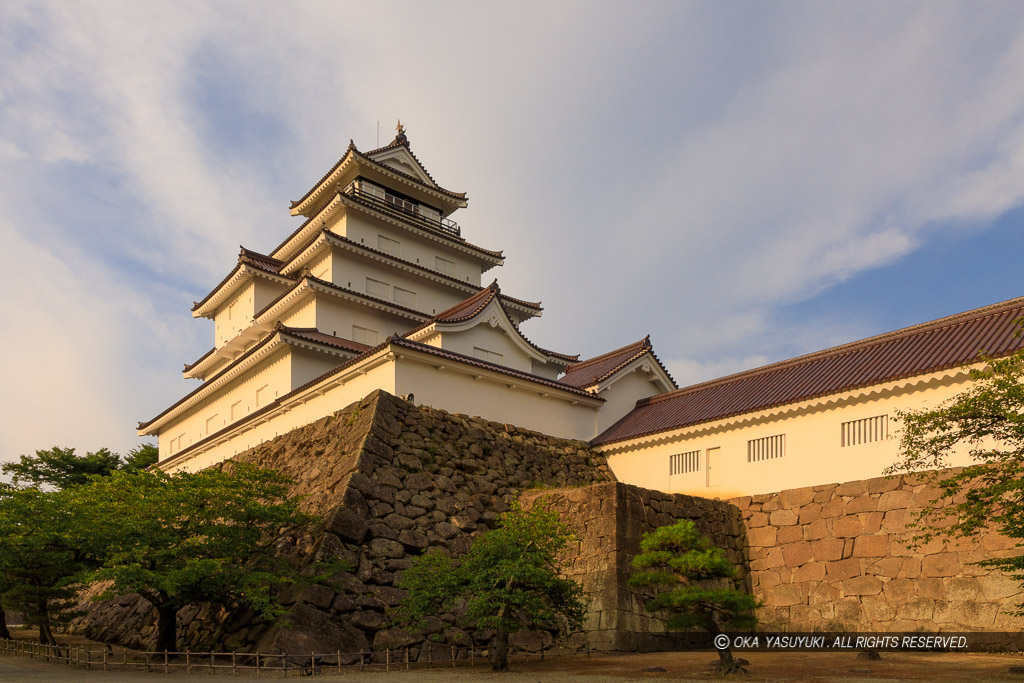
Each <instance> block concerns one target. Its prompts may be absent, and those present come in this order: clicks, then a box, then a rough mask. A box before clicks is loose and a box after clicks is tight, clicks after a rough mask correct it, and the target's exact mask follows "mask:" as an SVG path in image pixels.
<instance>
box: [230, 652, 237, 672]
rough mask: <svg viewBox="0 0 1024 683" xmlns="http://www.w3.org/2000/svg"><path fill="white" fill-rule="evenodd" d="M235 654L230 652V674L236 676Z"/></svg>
mask: <svg viewBox="0 0 1024 683" xmlns="http://www.w3.org/2000/svg"><path fill="white" fill-rule="evenodd" d="M236 654H237V653H236V652H232V653H231V675H232V676H237V675H238V673H237V672H238V664H237V663H236V661H235V655H236Z"/></svg>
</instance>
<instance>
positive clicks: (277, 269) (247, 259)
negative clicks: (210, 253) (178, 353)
mask: <svg viewBox="0 0 1024 683" xmlns="http://www.w3.org/2000/svg"><path fill="white" fill-rule="evenodd" d="M240 249H241V251H240V252H239V254H238V263H236V264H235V267H234V268H232V269H231V272H230V273H228V274H227V275H226V276H225V277H224V279H223V280H221V281H220V282H218V283H217V286H216V287H214V288H213V289H211V290H210V293H209V294H207V295H206V296H204V297H203V299H202V301H193V302H192V310H193V311H195V310H198V309H199V308H200V307H202V306H203V305H204V304H205V303H206V302H207V301H209V300H210V299H211V298H212V297H213V295H214V294H216V293H217V291H218V290H220V288H221V287H223V286H224V285H226V284H227V283H228V281H229V280H230V279H231V278H233V277H234V276H235V273H237V272H238V271H239V270H240V269H241V267H242V266H252V267H253V268H257V269H259V270H262V271H264V272H266V273H270V274H272V275H281V266H283V265H284V261H279V260H277V259H276V258H271V257H269V256H266V255H265V254H260V253H259V252H255V251H251V250H249V249H246V248H245V247H240ZM281 277H288V276H287V275H281Z"/></svg>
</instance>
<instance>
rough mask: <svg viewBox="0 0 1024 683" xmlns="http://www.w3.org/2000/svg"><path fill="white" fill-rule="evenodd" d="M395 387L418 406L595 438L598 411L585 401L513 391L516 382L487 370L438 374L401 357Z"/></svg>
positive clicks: (429, 364) (536, 390)
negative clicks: (413, 398) (412, 398)
mask: <svg viewBox="0 0 1024 683" xmlns="http://www.w3.org/2000/svg"><path fill="white" fill-rule="evenodd" d="M467 372H469V373H470V374H467ZM477 376H479V377H480V379H476V377H477ZM395 384H396V386H395V389H396V392H397V394H398V395H400V396H407V395H408V394H410V393H411V394H413V395H414V397H415V402H416V403H417V404H423V405H428V406H431V407H433V408H441V409H443V410H447V411H449V412H455V413H464V414H466V415H471V416H474V417H482V418H484V419H487V420H494V421H496V422H503V423H508V424H514V425H516V426H518V427H524V428H526V429H533V430H535V431H538V432H543V433H544V434H550V435H552V436H558V437H562V438H565V439H583V440H586V439H590V438H593V437H594V435H595V425H596V416H595V415H596V412H597V408H596V407H595V406H593V405H589V404H587V403H584V402H583V401H586V399H582V401H581V402H577V403H576V405H573V400H574V399H568V400H567V399H566V398H564V397H561V396H555V395H553V394H555V392H557V390H554V389H552V390H546V389H545V387H543V386H540V385H537V386H535V387H534V386H529V387H523V386H515V385H514V384H515V380H513V379H512V378H510V377H505V376H501V375H493V376H492V374H491V373H488V372H487V371H485V370H481V371H478V372H477V371H475V370H474V368H472V367H466V368H465V371H463V370H461V369H452V368H445V369H443V370H438V369H436V367H435V365H434V364H433V359H431V358H429V357H428V358H427V359H426V361H421V360H417V359H415V358H412V357H409V356H403V357H401V358H399V359H398V361H397V371H396V376H395ZM510 384H511V385H513V386H511V387H510V386H509V385H510ZM543 394H546V395H543Z"/></svg>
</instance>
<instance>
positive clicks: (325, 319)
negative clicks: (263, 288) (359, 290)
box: [287, 293, 419, 346]
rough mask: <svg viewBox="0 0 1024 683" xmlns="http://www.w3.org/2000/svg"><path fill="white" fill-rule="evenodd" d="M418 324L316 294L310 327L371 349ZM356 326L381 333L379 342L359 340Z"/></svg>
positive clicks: (410, 320)
mask: <svg viewBox="0 0 1024 683" xmlns="http://www.w3.org/2000/svg"><path fill="white" fill-rule="evenodd" d="M287 324H289V325H290V324H291V323H287ZM418 324H419V323H418V322H417V321H416V320H412V319H410V318H404V317H402V316H398V315H393V314H391V313H387V312H386V311H380V310H377V309H375V308H370V307H368V306H362V305H359V304H355V303H352V302H349V301H345V300H343V299H339V298H337V297H335V296H331V295H330V294H323V293H317V295H316V304H315V316H314V317H313V318H312V320H311V322H310V326H316V328H317V329H318V330H320V331H321V332H324V333H326V334H330V335H333V336H336V337H341V338H342V339H350V340H353V341H358V342H361V343H368V344H370V346H375V345H376V344H378V343H380V342H383V341H384V340H385V339H387V338H388V337H389V336H390V335H392V334H395V333H399V334H401V333H404V332H406V331H408V330H410V329H412V328H413V327H416V326H417V325H418ZM354 326H359V327H362V328H364V329H369V330H373V331H375V332H376V333H377V338H376V341H372V342H364V341H363V340H362V339H357V338H356V335H355V330H354V329H353V327H354Z"/></svg>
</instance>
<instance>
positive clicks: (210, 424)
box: [206, 413, 217, 436]
mask: <svg viewBox="0 0 1024 683" xmlns="http://www.w3.org/2000/svg"><path fill="white" fill-rule="evenodd" d="M215 431H217V414H216V413H214V414H213V416H212V417H208V418H206V435H207V436H209V435H210V434H212V433H213V432H215Z"/></svg>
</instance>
